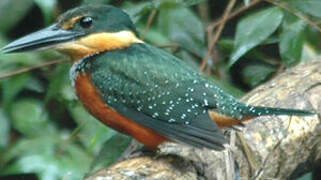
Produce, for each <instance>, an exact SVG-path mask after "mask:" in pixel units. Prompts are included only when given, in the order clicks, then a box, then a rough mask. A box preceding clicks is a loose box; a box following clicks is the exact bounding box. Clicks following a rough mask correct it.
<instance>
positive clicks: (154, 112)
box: [2, 5, 313, 151]
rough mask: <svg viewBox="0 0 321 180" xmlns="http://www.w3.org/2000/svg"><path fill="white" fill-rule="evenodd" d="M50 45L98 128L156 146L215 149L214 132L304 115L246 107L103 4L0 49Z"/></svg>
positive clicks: (219, 146) (219, 145)
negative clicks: (63, 58)
mask: <svg viewBox="0 0 321 180" xmlns="http://www.w3.org/2000/svg"><path fill="white" fill-rule="evenodd" d="M46 48H52V49H55V50H57V51H58V52H61V53H63V54H66V55H67V56H69V57H70V59H71V61H72V62H73V65H72V67H71V69H70V78H71V82H72V86H73V87H74V89H75V94H76V95H77V97H78V99H79V100H80V101H81V102H82V104H83V106H84V107H85V108H86V109H87V110H88V111H89V112H90V113H91V114H92V115H93V116H94V117H96V119H98V120H99V121H101V122H102V123H103V124H105V125H107V126H109V127H111V128H113V129H115V130H117V131H119V132H121V133H124V134H127V135H130V136H132V137H134V138H135V139H136V140H138V141H139V142H141V143H142V144H144V145H145V146H146V147H148V148H151V149H156V148H157V147H158V145H159V144H161V143H163V142H176V143H182V144H186V145H189V146H192V147H196V148H208V149H211V150H217V151H220V150H223V149H225V144H226V143H227V140H226V138H225V136H224V135H223V133H222V130H221V128H223V127H229V126H232V125H236V124H238V123H241V122H243V121H245V120H249V119H251V118H253V117H257V116H265V115H299V116H304V115H311V114H313V113H312V112H311V111H308V110H298V109H284V108H272V107H263V106H253V105H249V104H246V103H243V102H241V101H240V100H239V99H237V98H235V97H233V96H232V95H230V94H228V93H226V92H225V91H224V90H223V89H221V88H220V87H219V86H217V85H216V84H215V83H214V82H212V81H210V80H208V79H206V78H204V77H203V76H202V75H201V74H200V72H197V71H195V70H194V69H193V68H191V67H189V66H188V65H187V64H185V63H184V61H182V60H181V59H179V58H178V57H176V56H174V55H172V54H170V53H169V52H167V51H165V50H163V49H161V48H158V47H155V46H153V45H151V44H149V43H147V42H144V41H143V40H141V39H140V38H139V34H138V32H137V30H136V28H135V25H134V24H133V22H132V20H131V19H130V16H129V15H128V14H127V13H125V12H124V11H123V10H121V9H120V8H117V7H114V6H111V5H85V6H80V7H77V8H74V9H71V10H68V11H67V12H65V13H63V14H62V15H61V16H60V17H59V18H58V20H57V21H56V22H55V23H54V24H52V25H50V26H49V27H46V28H44V29H41V30H39V31H36V32H33V33H31V34H28V35H26V36H24V37H21V38H19V39H17V40H15V41H13V42H11V43H9V44H8V45H6V46H5V47H3V48H2V51H3V52H4V53H15V52H23V51H29V50H38V49H46Z"/></svg>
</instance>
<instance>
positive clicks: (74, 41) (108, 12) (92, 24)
mask: <svg viewBox="0 0 321 180" xmlns="http://www.w3.org/2000/svg"><path fill="white" fill-rule="evenodd" d="M136 35H137V34H136V30H135V26H134V25H133V23H132V21H131V20H130V18H129V16H128V15H127V14H126V13H125V12H123V11H122V10H120V9H119V8H116V7H113V6H107V5H99V6H98V5H89V6H81V7H78V8H75V9H72V10H69V11H67V12H66V13H64V14H62V15H61V16H60V17H59V19H58V21H57V23H55V24H52V25H51V26H49V27H47V28H44V29H42V30H39V31H37V32H34V33H31V34H29V35H26V36H24V37H21V38H19V39H17V40H15V41H13V42H11V43H10V44H8V45H7V46H5V47H4V48H2V51H3V52H5V53H11V52H20V51H28V50H35V49H40V48H55V49H56V50H58V51H60V52H62V53H64V54H67V55H69V56H71V57H72V59H73V60H74V61H76V60H78V59H81V58H83V57H85V56H88V55H91V54H96V53H99V52H102V51H108V50H113V49H118V48H124V47H127V46H129V45H131V44H132V43H141V42H142V41H141V40H139V39H138V38H137V36H136Z"/></svg>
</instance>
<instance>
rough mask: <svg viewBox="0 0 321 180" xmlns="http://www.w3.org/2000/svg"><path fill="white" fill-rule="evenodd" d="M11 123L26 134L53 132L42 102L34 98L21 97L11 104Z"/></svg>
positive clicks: (37, 134) (35, 134)
mask: <svg viewBox="0 0 321 180" xmlns="http://www.w3.org/2000/svg"><path fill="white" fill-rule="evenodd" d="M11 116H12V124H13V127H14V128H15V129H17V130H18V131H19V132H21V133H22V134H24V135H26V136H40V135H43V134H48V133H52V132H54V130H55V129H54V126H53V125H52V124H50V121H49V117H48V112H47V111H46V109H45V107H44V104H43V102H41V101H39V100H36V99H22V100H19V101H16V102H14V103H13V104H12V106H11Z"/></svg>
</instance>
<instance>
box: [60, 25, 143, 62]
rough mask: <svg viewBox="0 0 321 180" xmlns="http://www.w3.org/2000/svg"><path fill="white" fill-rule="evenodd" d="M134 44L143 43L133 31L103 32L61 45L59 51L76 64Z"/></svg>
mask: <svg viewBox="0 0 321 180" xmlns="http://www.w3.org/2000/svg"><path fill="white" fill-rule="evenodd" d="M133 43H143V41H142V40H140V39H139V38H137V36H136V35H135V34H134V33H133V32H131V31H120V32H113V33H109V32H108V33H107V32H101V33H95V34H90V35H88V36H84V37H82V38H80V39H77V40H74V41H71V42H66V43H63V44H60V45H59V46H58V47H57V50H58V51H59V52H61V53H64V54H67V55H68V56H70V57H71V58H72V60H73V62H76V61H78V60H80V59H82V58H84V57H86V56H90V55H93V54H98V53H100V52H104V51H111V50H115V49H122V48H126V47H128V46H130V45H131V44H133Z"/></svg>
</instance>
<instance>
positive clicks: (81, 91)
mask: <svg viewBox="0 0 321 180" xmlns="http://www.w3.org/2000/svg"><path fill="white" fill-rule="evenodd" d="M75 89H76V94H77V96H78V98H79V100H80V101H81V102H82V103H83V105H84V106H85V108H86V109H87V110H88V111H89V112H90V113H91V114H92V115H93V116H95V117H96V118H97V119H99V120H100V121H101V122H102V123H104V124H106V125H107V126H109V127H111V128H113V129H115V130H117V131H120V132H122V133H125V134H128V135H131V136H133V137H134V138H135V139H137V140H138V141H140V142H141V143H143V144H144V145H146V146H148V147H150V148H157V146H158V145H159V144H161V143H162V142H164V141H167V138H165V137H164V136H162V135H160V134H158V133H156V132H155V131H153V130H151V129H149V128H147V127H144V126H143V125H141V124H138V123H137V122H135V121H133V120H131V119H129V118H126V117H125V116H123V115H121V114H119V113H118V112H117V111H115V110H114V109H113V108H111V107H109V106H108V105H107V104H106V103H105V102H104V101H103V100H102V99H101V97H100V95H99V92H98V91H97V89H96V87H95V86H94V85H93V84H92V81H91V76H90V75H89V74H87V73H85V72H82V73H79V74H78V75H77V77H76V78H75Z"/></svg>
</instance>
